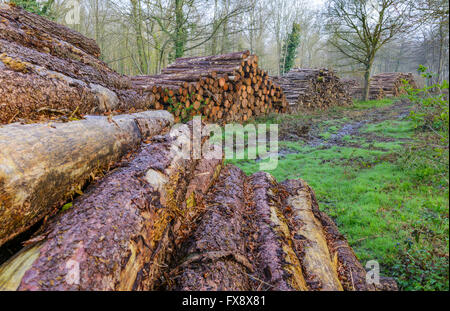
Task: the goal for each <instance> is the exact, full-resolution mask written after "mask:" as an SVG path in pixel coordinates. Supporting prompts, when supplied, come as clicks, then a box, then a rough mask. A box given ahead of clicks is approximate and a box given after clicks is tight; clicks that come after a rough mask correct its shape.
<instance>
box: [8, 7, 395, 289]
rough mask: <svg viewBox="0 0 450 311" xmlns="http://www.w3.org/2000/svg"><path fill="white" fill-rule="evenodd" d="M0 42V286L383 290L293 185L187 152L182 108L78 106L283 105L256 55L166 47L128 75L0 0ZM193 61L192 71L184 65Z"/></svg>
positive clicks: (306, 191)
mask: <svg viewBox="0 0 450 311" xmlns="http://www.w3.org/2000/svg"><path fill="white" fill-rule="evenodd" d="M0 48H1V54H0V60H1V61H0V105H1V106H0V112H1V114H0V124H2V125H0V290H157V289H168V290H172V289H175V290H204V289H206V290H373V289H387V288H388V287H386V286H389V287H390V288H395V282H391V281H390V282H385V280H384V279H382V282H381V283H380V285H379V287H377V288H375V287H374V286H373V285H372V284H368V283H367V281H366V272H365V270H364V269H363V267H362V266H361V264H360V263H359V262H358V260H357V258H356V256H355V254H354V253H353V251H352V249H351V248H350V246H349V245H348V243H347V241H346V239H345V238H344V236H343V235H342V234H340V233H339V231H338V229H337V227H336V225H335V224H334V222H333V221H332V220H331V219H330V218H329V217H328V216H327V215H326V214H325V213H323V212H321V211H320V210H319V206H318V203H317V201H316V198H315V196H314V192H313V191H312V189H311V188H310V187H309V186H308V185H307V184H306V183H305V182H304V181H302V180H288V181H285V182H283V183H277V182H276V181H275V179H274V178H273V177H272V176H271V175H269V174H267V173H263V172H259V173H255V174H253V175H252V176H246V175H245V174H244V172H243V171H241V170H240V169H238V168H237V167H234V166H226V167H223V158H222V155H221V153H220V152H219V154H217V150H215V149H214V145H210V144H209V142H208V139H209V137H208V136H205V135H206V134H203V136H201V137H198V144H197V145H198V146H197V147H198V149H199V150H201V153H202V156H201V157H198V156H197V155H198V154H196V155H195V156H194V151H192V150H190V149H189V148H186V147H189V146H190V145H191V138H192V136H193V134H194V133H198V132H199V131H198V130H196V128H195V127H194V125H195V122H196V120H194V121H190V122H188V123H187V124H182V125H180V126H173V127H172V125H173V123H174V117H173V115H172V114H170V113H169V112H167V111H142V112H137V113H130V114H122V115H113V116H112V115H108V116H101V115H100V116H99V115H97V116H89V115H88V116H84V114H86V113H97V114H105V113H108V114H109V112H118V111H125V110H127V111H129V112H130V111H133V110H137V109H145V108H146V105H148V103H149V101H150V100H154V102H155V103H160V99H161V96H162V93H161V92H162V89H163V88H164V97H165V96H167V97H168V98H169V99H170V98H171V99H172V100H173V98H174V97H175V98H176V97H177V96H178V99H179V100H184V101H183V103H184V107H185V108H187V107H186V103H187V102H189V103H190V105H193V106H194V105H195V106H197V105H198V104H197V101H199V102H202V98H203V99H205V102H206V99H207V98H209V105H207V106H205V107H209V109H210V110H208V109H206V110H203V111H202V113H205V114H206V115H207V118H208V119H209V120H219V119H220V118H222V119H225V120H245V119H246V118H248V117H249V116H251V115H254V114H258V113H262V112H265V111H267V110H269V111H270V110H271V109H273V111H283V109H284V106H283V102H284V101H283V95H282V93H281V91H280V90H279V89H277V87H276V86H274V85H273V84H271V83H270V81H268V79H267V75H266V74H265V73H263V72H262V71H260V70H259V69H258V68H257V66H256V62H257V59H256V57H254V56H249V54H248V53H247V52H245V53H237V54H234V55H235V56H236V66H235V65H233V66H231V65H225V64H224V63H227V64H230V55H228V56H225V58H226V57H228V60H226V61H225V60H224V58H223V57H224V56H219V58H220V57H221V58H222V60H220V59H216V60H214V57H207V58H203V59H201V58H195V59H179V60H177V62H176V63H175V64H174V65H173V66H171V67H170V68H169V69H167V70H166V71H165V72H164V73H163V74H162V75H161V80H158V84H156V83H153V84H152V83H151V81H153V80H151V78H148V77H145V78H142V77H141V78H133V79H132V83H131V82H130V80H127V79H125V78H124V77H122V76H120V75H118V74H117V73H115V72H113V71H112V70H110V69H109V68H108V67H107V66H106V65H105V64H104V63H102V62H101V61H100V60H98V58H97V57H98V55H99V50H98V47H97V45H96V44H95V42H93V41H92V40H88V39H87V38H84V37H82V36H81V35H80V34H78V33H76V32H73V31H71V30H69V29H67V28H65V27H62V26H59V25H57V24H54V23H52V22H49V21H47V20H45V19H43V18H41V17H38V16H36V15H32V14H29V13H25V12H24V11H22V10H21V9H18V8H16V7H15V6H11V5H4V4H0ZM237 58H239V60H237ZM202 62H205V63H207V64H208V66H207V68H208V69H207V70H204V71H202V70H199V69H192V66H193V65H192V64H195V63H197V64H198V65H199V66H200V64H205V63H202ZM214 62H216V63H214ZM231 63H233V62H231ZM177 64H178V65H177ZM182 64H186V65H185V66H186V67H189V68H190V69H188V70H187V72H188V74H184V76H183V73H180V72H178V71H181V72H183V71H184V69H182V68H183V65H182ZM219 65H220V66H219ZM177 66H178V67H177ZM217 66H219V68H221V69H220V70H222V71H220V70H219V69H211V68H218V67H217ZM193 67H194V68H196V66H193ZM200 67H201V66H200ZM227 70H229V71H227ZM170 71H172V73H170ZM184 72H186V71H184ZM193 72H197V73H196V74H195V75H194V74H193ZM199 72H204V73H205V74H202V73H199ZM162 77H172V79H168V78H167V79H164V78H162ZM174 77H178V79H179V80H177V79H176V78H174ZM189 77H191V78H189ZM181 78H183V79H181ZM124 81H125V82H126V81H128V83H125V82H124ZM133 85H134V86H136V85H138V86H139V88H142V89H141V90H138V91H135V90H134V89H133ZM159 87H161V90H160V89H159ZM154 88H156V91H155V92H154V91H153V89H154ZM177 89H178V91H177V92H178V93H175V91H176V90H177ZM149 90H151V92H149ZM186 90H187V92H186ZM166 91H167V92H168V93H169V94H166ZM171 91H172V92H173V94H170V92H171ZM201 92H203V93H201ZM157 94H159V96H160V98H159V99H158V100H156V97H157V96H158V95H157ZM205 94H206V95H205ZM152 96H153V97H152ZM183 96H187V98H183ZM230 96H231V99H230ZM164 97H162V101H163V102H164V103H165V98H164ZM215 98H216V99H215ZM169 99H167V101H168V102H170V101H169ZM236 103H239V106H234V105H235V104H236ZM160 105H161V103H160ZM165 107H167V106H165ZM189 107H190V106H189ZM200 107H202V108H203V109H205V107H203V106H202V105H200ZM185 108H180V111H181V113H182V114H183V112H182V111H185ZM195 110H196V111H199V109H198V108H195ZM200 110H201V109H200ZM211 110H214V112H212V111H211ZM173 111H175V112H176V111H177V110H173ZM190 113H191V112H189V114H190ZM41 114H42V115H41ZM77 114H81V115H83V119H82V120H74V119H77ZM184 114H187V112H185V113H184ZM49 115H50V116H54V115H57V116H59V117H55V120H53V117H49ZM61 117H66V119H64V118H61ZM177 117H180V116H177ZM49 119H51V120H52V122H37V123H35V122H30V123H31V124H20V123H19V122H14V121H20V120H24V121H27V120H30V121H46V120H49ZM54 121H70V122H54ZM12 122H14V123H13V124H8V123H12ZM24 123H27V122H24ZM201 125H204V124H201ZM200 133H202V131H201V130H200ZM193 140H194V139H193ZM192 145H194V144H192ZM208 146H209V147H208ZM197 151H198V150H197Z"/></svg>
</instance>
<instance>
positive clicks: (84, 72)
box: [0, 4, 150, 124]
mask: <svg viewBox="0 0 450 311" xmlns="http://www.w3.org/2000/svg"><path fill="white" fill-rule="evenodd" d="M98 56H99V48H98V46H97V44H96V43H95V41H93V40H92V39H89V38H86V37H84V36H83V35H81V34H79V33H77V32H75V31H73V30H71V29H70V28H68V27H65V26H62V25H58V24H56V23H54V22H51V21H48V20H46V19H45V18H42V17H40V16H37V15H35V14H32V13H29V12H27V11H25V10H23V9H21V8H19V7H16V6H14V5H11V4H1V5H0V124H8V123H12V122H16V121H21V122H27V123H29V122H36V121H42V120H55V119H56V120H62V121H64V120H67V119H71V117H72V119H73V117H79V116H82V115H85V114H100V115H101V114H118V113H124V112H136V111H143V110H148V108H149V107H150V106H149V105H148V104H147V103H148V100H146V95H145V94H142V91H141V90H134V89H133V88H131V83H130V79H129V78H128V77H126V76H123V75H120V74H118V73H116V72H115V71H113V70H112V69H111V68H109V67H108V65H107V64H106V63H104V62H103V61H101V60H100V59H98Z"/></svg>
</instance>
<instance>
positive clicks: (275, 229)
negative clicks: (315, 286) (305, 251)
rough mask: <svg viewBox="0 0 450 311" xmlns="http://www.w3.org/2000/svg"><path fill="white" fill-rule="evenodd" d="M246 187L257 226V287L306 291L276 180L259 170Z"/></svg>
mask: <svg viewBox="0 0 450 311" xmlns="http://www.w3.org/2000/svg"><path fill="white" fill-rule="evenodd" d="M249 186H250V189H251V191H252V195H251V201H252V206H253V207H254V213H253V215H252V219H253V221H252V222H255V223H256V227H257V230H256V234H257V238H256V245H257V248H256V249H255V252H256V254H255V255H254V257H255V262H256V266H257V271H258V275H259V278H260V279H261V280H263V281H264V283H262V284H260V289H269V290H301V291H305V290H308V287H307V284H306V281H305V278H304V276H303V271H302V266H301V262H300V261H299V258H298V256H297V254H296V253H295V252H294V250H293V248H292V245H293V242H292V239H291V235H290V230H289V227H288V223H287V220H286V218H285V217H284V215H283V212H282V202H281V196H280V195H279V191H278V184H277V182H276V181H275V179H274V178H273V177H272V176H271V175H270V174H268V173H265V172H258V173H255V174H253V175H252V176H251V177H250V181H249ZM267 286H268V287H267Z"/></svg>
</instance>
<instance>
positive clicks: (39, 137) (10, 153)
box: [0, 111, 173, 245]
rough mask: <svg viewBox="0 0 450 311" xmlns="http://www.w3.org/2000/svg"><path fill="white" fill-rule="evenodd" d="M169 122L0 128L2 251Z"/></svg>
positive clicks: (146, 117)
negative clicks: (7, 243)
mask: <svg viewBox="0 0 450 311" xmlns="http://www.w3.org/2000/svg"><path fill="white" fill-rule="evenodd" d="M172 122H173V117H172V115H170V113H168V112H166V111H148V112H142V113H136V114H131V115H121V116H115V117H112V118H111V119H108V118H107V117H101V116H92V117H87V118H86V119H85V120H81V121H73V122H67V123H44V124H37V123H35V124H28V125H21V124H10V125H6V126H2V127H0V206H1V209H0V245H2V244H3V243H4V242H6V241H8V240H10V239H11V238H13V237H14V236H16V235H17V234H19V233H21V232H23V231H24V230H26V229H27V228H29V227H30V226H32V225H33V224H35V223H36V222H37V221H39V220H40V219H42V218H43V217H45V216H46V215H48V214H50V213H51V212H53V211H54V209H55V208H58V207H60V205H61V204H62V203H63V202H64V201H65V200H67V199H68V198H70V196H71V195H73V194H74V193H75V192H76V191H79V190H80V189H81V187H82V186H83V185H84V183H85V182H86V181H87V180H89V178H91V176H93V174H95V173H99V172H101V171H102V170H105V169H106V168H107V167H109V166H110V165H111V164H112V163H114V162H116V161H118V160H120V158H121V157H122V156H124V155H125V154H127V153H128V152H130V151H132V150H133V149H136V148H138V146H139V145H140V143H141V142H142V141H143V140H144V139H147V138H149V137H152V136H154V135H156V134H158V133H160V132H161V131H163V130H164V129H165V128H168V127H169V126H170V125H171V124H172Z"/></svg>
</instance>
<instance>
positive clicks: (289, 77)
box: [272, 68, 352, 112]
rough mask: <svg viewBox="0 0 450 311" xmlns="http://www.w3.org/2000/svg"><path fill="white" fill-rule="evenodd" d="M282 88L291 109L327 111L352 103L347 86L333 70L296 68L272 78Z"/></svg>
mask: <svg viewBox="0 0 450 311" xmlns="http://www.w3.org/2000/svg"><path fill="white" fill-rule="evenodd" d="M272 80H273V81H274V83H276V84H278V85H280V86H281V88H282V89H283V92H284V95H285V96H286V100H287V102H288V103H289V109H290V110H291V111H293V112H295V111H297V110H304V109H306V110H315V109H326V108H329V107H334V106H345V105H350V104H351V103H352V99H351V97H350V95H349V93H348V92H347V89H346V87H345V85H344V84H343V83H342V82H341V81H340V79H339V77H337V76H336V75H335V73H334V72H333V71H332V70H328V69H305V68H294V69H292V70H291V71H289V72H288V73H286V74H284V75H282V76H279V77H272Z"/></svg>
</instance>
